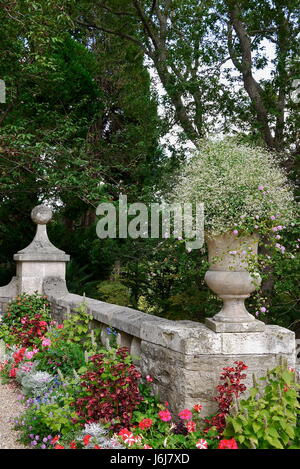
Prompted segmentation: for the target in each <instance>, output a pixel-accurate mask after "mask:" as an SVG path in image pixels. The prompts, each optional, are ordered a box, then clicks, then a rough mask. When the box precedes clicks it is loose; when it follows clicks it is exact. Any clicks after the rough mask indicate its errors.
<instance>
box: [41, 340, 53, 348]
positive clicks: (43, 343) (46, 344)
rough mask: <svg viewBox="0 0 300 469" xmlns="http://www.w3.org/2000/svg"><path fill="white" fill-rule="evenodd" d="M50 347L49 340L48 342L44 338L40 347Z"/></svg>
mask: <svg viewBox="0 0 300 469" xmlns="http://www.w3.org/2000/svg"><path fill="white" fill-rule="evenodd" d="M50 345H51V340H50V339H46V338H44V339H43V340H42V346H43V347H50Z"/></svg>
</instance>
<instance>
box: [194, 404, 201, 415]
mask: <svg viewBox="0 0 300 469" xmlns="http://www.w3.org/2000/svg"><path fill="white" fill-rule="evenodd" d="M202 407H203V406H202V405H201V404H195V405H194V407H193V409H194V411H195V412H198V413H199V414H200V412H201V410H202Z"/></svg>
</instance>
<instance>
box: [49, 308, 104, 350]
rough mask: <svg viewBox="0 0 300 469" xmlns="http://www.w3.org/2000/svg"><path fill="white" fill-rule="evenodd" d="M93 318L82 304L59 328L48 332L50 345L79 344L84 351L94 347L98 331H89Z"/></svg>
mask: <svg viewBox="0 0 300 469" xmlns="http://www.w3.org/2000/svg"><path fill="white" fill-rule="evenodd" d="M92 320H93V316H92V315H91V314H88V312H87V307H86V304H85V303H84V302H83V303H82V304H80V305H79V306H78V308H76V309H75V313H71V314H70V315H69V316H68V317H67V319H65V320H64V322H63V324H62V325H61V328H58V329H55V330H54V331H50V334H48V336H49V337H50V338H51V342H52V345H53V346H54V347H55V343H58V342H59V343H62V342H65V343H67V344H71V343H76V344H80V345H81V346H82V347H83V348H85V349H86V350H91V349H93V348H95V347H96V343H95V339H96V337H97V334H99V332H100V331H97V330H96V331H94V330H91V327H90V326H91V322H92Z"/></svg>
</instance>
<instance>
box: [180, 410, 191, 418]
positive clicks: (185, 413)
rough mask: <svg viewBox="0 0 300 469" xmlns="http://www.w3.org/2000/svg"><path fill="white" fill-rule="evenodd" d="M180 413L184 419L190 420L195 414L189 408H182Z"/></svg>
mask: <svg viewBox="0 0 300 469" xmlns="http://www.w3.org/2000/svg"><path fill="white" fill-rule="evenodd" d="M178 415H179V417H180V418H181V419H182V420H190V419H191V418H192V416H193V414H192V412H191V411H190V410H189V409H184V410H181V411H180V412H179V414H178Z"/></svg>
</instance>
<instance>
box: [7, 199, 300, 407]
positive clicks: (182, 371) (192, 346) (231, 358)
mask: <svg viewBox="0 0 300 469" xmlns="http://www.w3.org/2000/svg"><path fill="white" fill-rule="evenodd" d="M34 210H35V212H34V216H33V217H32V218H33V220H34V221H35V222H36V223H37V224H38V229H37V235H36V237H35V240H34V242H33V243H31V245H30V246H31V247H30V249H28V250H27V251H26V250H23V251H19V253H18V255H17V256H15V260H16V261H17V276H16V277H15V278H14V279H13V280H12V282H11V283H10V284H9V285H7V286H6V287H1V288H0V304H1V305H2V307H3V308H5V305H6V304H7V302H8V301H9V300H10V299H12V298H15V297H16V296H17V295H18V294H20V293H22V292H26V293H33V292H34V291H37V292H39V293H43V294H45V295H47V297H48V299H49V302H50V304H51V309H52V315H53V319H55V320H57V321H58V322H61V321H63V319H64V318H66V317H67V316H68V315H70V314H72V313H73V312H74V311H75V309H76V308H78V306H79V305H80V304H81V303H83V302H84V303H85V305H86V307H87V311H88V313H90V314H91V315H92V316H93V321H92V325H91V326H92V327H94V328H96V327H98V328H99V327H100V328H101V330H102V331H101V340H102V343H103V345H106V346H107V344H108V335H107V332H106V329H107V327H113V328H115V329H116V330H117V331H118V335H117V342H118V344H119V345H121V346H125V347H128V349H129V351H130V353H131V354H132V355H133V357H134V362H135V364H136V366H138V367H139V369H140V371H141V373H142V375H143V376H146V375H150V376H151V377H152V378H153V388H154V390H155V392H156V393H157V394H158V395H159V396H160V398H161V400H162V401H165V400H167V401H168V402H169V403H170V405H171V407H172V408H173V410H175V411H177V410H180V409H184V408H191V407H192V406H193V405H194V404H196V403H201V404H202V405H203V413H204V415H209V414H211V413H212V412H214V411H215V410H216V403H215V401H214V400H213V397H214V396H215V395H216V386H217V385H218V384H219V376H220V373H221V372H222V368H223V367H225V366H232V365H233V363H234V362H235V361H240V360H242V361H243V362H245V363H246V365H247V366H248V370H247V380H246V381H245V384H246V386H247V387H251V386H252V374H253V373H254V374H255V375H256V377H257V378H258V377H260V376H263V375H264V374H265V373H266V371H267V370H268V369H271V368H273V367H275V366H276V365H277V364H278V363H279V361H280V360H281V358H284V359H286V360H287V362H288V363H289V365H290V366H291V367H295V359H296V350H295V347H296V344H295V334H294V333H293V332H292V331H290V330H288V329H284V328H282V327H279V326H266V327H265V328H264V330H263V331H251V332H249V331H244V332H241V331H239V332H235V331H234V330H233V331H232V332H216V331H214V330H212V329H210V328H208V327H207V326H206V325H205V324H202V323H198V322H192V321H170V320H167V319H163V318H159V317H156V316H153V315H150V314H146V313H143V312H141V311H137V310H135V309H132V308H127V307H124V306H118V305H114V304H109V303H105V302H102V301H98V300H95V299H92V298H86V297H82V296H79V295H75V294H72V293H69V292H68V289H67V286H66V282H65V278H64V271H65V263H66V262H67V261H68V256H67V255H66V254H65V253H64V252H62V251H60V250H57V249H56V248H55V247H54V246H53V245H52V244H51V243H50V241H49V240H48V237H47V233H46V230H45V229H44V228H43V229H42V230H41V229H40V228H39V226H40V224H42V223H40V222H41V220H43V224H44V225H45V223H46V222H45V220H46V219H48V221H49V220H50V218H51V217H50V213H49V212H47V210H45V209H44V208H42V209H41V208H40V206H39V207H37V208H35V209H34ZM41 233H42V234H41ZM41 236H42V238H41ZM33 247H34V249H32V248H33ZM24 251H26V252H25V254H24ZM24 263H27V264H26V266H27V267H28V265H29V264H28V263H31V264H30V265H32V270H30V269H28V268H26V269H23V265H24ZM24 277H25V278H24Z"/></svg>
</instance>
